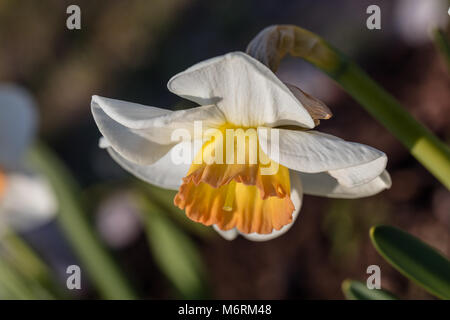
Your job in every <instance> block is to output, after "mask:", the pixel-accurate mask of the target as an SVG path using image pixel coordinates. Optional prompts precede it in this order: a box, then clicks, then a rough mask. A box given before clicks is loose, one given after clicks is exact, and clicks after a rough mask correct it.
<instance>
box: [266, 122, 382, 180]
mask: <svg viewBox="0 0 450 320" xmlns="http://www.w3.org/2000/svg"><path fill="white" fill-rule="evenodd" d="M273 130H278V133H279V140H278V141H277V140H276V139H273V137H276V134H273V132H272V131H273ZM258 138H259V139H260V142H261V148H262V150H263V151H264V152H265V153H266V154H267V155H268V156H269V157H270V158H272V159H273V160H274V161H277V162H279V163H280V164H282V165H284V166H286V167H288V168H291V169H294V170H296V171H300V172H308V173H317V172H323V171H329V170H338V169H344V168H349V167H354V166H360V165H363V164H366V163H369V162H372V161H375V160H377V159H379V158H384V157H385V156H386V155H385V154H384V153H383V152H381V151H379V150H377V149H375V148H372V147H369V146H366V145H364V144H360V143H356V142H347V141H345V140H342V139H340V138H337V137H335V136H332V135H329V134H325V133H321V132H318V131H313V130H309V131H300V130H286V129H269V128H262V127H260V128H258ZM268 146H270V151H269V150H268V148H267V147H268ZM377 164H378V163H377Z"/></svg>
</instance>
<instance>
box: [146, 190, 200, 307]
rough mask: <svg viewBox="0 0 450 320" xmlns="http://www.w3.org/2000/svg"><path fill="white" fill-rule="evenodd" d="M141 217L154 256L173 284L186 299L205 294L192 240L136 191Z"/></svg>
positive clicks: (157, 207)
mask: <svg viewBox="0 0 450 320" xmlns="http://www.w3.org/2000/svg"><path fill="white" fill-rule="evenodd" d="M139 197H140V199H139V200H140V203H141V204H142V208H143V211H144V213H143V218H144V222H145V229H146V234H147V238H148V242H149V245H150V248H151V250H152V253H153V256H154V259H155V261H156V263H157V264H158V266H159V268H160V270H161V272H163V273H164V274H165V275H166V277H167V278H168V279H169V280H170V282H171V283H172V284H173V285H174V287H175V288H176V289H177V290H178V291H179V292H180V294H181V295H182V297H183V298H186V299H201V298H205V296H206V289H207V285H206V281H205V272H206V268H205V267H204V265H203V262H202V259H201V256H200V254H199V252H198V251H197V248H196V247H195V245H194V243H193V242H192V241H191V239H190V238H189V237H188V236H186V235H185V234H184V233H183V232H182V231H181V230H180V229H179V228H178V227H177V226H176V225H174V224H173V223H172V222H171V221H170V219H168V217H167V216H166V212H165V211H164V210H163V209H162V208H161V207H159V206H158V205H157V204H155V203H153V202H152V201H149V199H148V198H147V196H146V195H145V194H143V193H140V194H139Z"/></svg>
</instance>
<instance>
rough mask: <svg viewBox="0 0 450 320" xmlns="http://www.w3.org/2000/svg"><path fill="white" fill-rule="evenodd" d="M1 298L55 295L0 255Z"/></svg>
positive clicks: (47, 296) (42, 298) (33, 297)
mask: <svg viewBox="0 0 450 320" xmlns="http://www.w3.org/2000/svg"><path fill="white" fill-rule="evenodd" d="M0 294H1V296H0V298H2V299H14V300H50V299H54V298H55V297H54V295H53V294H52V293H50V291H48V289H47V288H45V287H44V286H42V285H41V283H39V282H38V281H36V279H30V278H28V277H26V276H25V275H23V274H22V273H21V272H20V271H19V270H16V269H15V268H14V266H13V265H11V264H9V263H8V261H6V260H5V259H3V257H0Z"/></svg>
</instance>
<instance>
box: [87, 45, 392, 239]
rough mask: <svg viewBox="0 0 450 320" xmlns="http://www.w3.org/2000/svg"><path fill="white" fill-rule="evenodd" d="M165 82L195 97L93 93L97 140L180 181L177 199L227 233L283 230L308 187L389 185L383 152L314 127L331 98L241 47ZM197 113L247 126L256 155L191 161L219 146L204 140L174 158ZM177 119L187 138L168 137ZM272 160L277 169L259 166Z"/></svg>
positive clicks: (152, 177)
mask: <svg viewBox="0 0 450 320" xmlns="http://www.w3.org/2000/svg"><path fill="white" fill-rule="evenodd" d="M168 88H169V90H170V91H171V92H173V93H175V94H177V95H178V96H180V97H183V98H186V99H188V100H191V101H194V102H196V103H198V104H199V105H201V106H199V107H195V108H192V109H187V110H181V111H169V110H166V109H160V108H155V107H149V106H144V105H140V104H134V103H128V102H124V101H119V100H113V99H108V98H103V97H99V96H93V98H92V104H91V108H92V112H93V115H94V119H95V121H96V123H97V125H98V127H99V130H100V132H101V133H102V135H103V137H104V139H103V140H101V146H103V147H106V148H107V150H108V152H109V153H110V154H111V156H112V157H113V158H114V159H115V160H116V161H117V162H118V163H119V164H120V165H121V166H122V167H123V168H125V169H126V170H128V171H129V172H131V173H132V174H134V175H135V176H137V177H139V178H141V179H143V180H145V181H147V182H149V183H151V184H154V185H157V186H160V187H162V188H167V189H175V190H178V193H177V195H176V196H175V199H174V203H175V205H176V206H178V207H179V208H181V209H183V210H185V212H186V215H187V216H188V217H189V218H190V219H192V220H194V221H197V222H200V223H203V224H205V225H208V226H210V225H212V226H214V228H215V229H216V230H217V231H218V232H219V233H220V234H221V235H222V236H224V237H225V238H226V239H234V238H235V237H236V236H237V235H238V234H242V235H243V236H244V237H246V238H248V239H251V240H268V239H272V238H274V237H277V236H279V235H281V234H282V233H284V232H286V231H287V230H288V229H289V228H290V226H291V225H292V223H293V222H294V221H295V219H296V218H297V215H298V212H299V210H300V207H301V205H302V196H303V194H304V193H305V194H311V195H318V196H325V197H335V198H359V197H365V196H370V195H373V194H376V193H378V192H380V191H381V190H383V189H386V188H389V187H390V178H389V174H388V173H387V172H386V171H385V167H386V162H387V157H386V155H385V154H384V153H383V152H381V151H379V150H377V149H374V148H372V147H369V146H366V145H363V144H359V143H354V142H347V141H344V140H342V139H339V138H337V137H334V136H332V135H329V134H325V133H321V132H318V131H315V130H312V129H313V128H314V127H315V125H316V124H318V120H319V119H328V118H329V117H330V116H331V112H330V111H329V110H328V108H326V106H325V105H323V104H322V103H321V102H320V101H318V100H317V99H315V98H313V97H311V96H309V95H307V94H306V93H304V92H303V91H301V90H300V89H299V88H296V87H294V86H292V85H289V84H284V83H283V82H281V81H280V80H279V79H278V78H277V76H276V75H275V74H274V73H273V72H272V71H271V70H270V69H268V68H267V67H266V66H265V65H263V64H262V63H260V62H259V61H257V60H255V59H253V58H252V57H250V56H248V55H246V54H244V53H241V52H233V53H229V54H226V55H224V56H220V57H216V58H213V59H210V60H206V61H203V62H201V63H198V64H196V65H194V66H192V67H190V68H188V69H187V70H186V71H184V72H181V73H179V74H177V75H175V76H174V77H173V78H172V79H170V81H169V83H168ZM195 121H201V122H202V124H203V127H204V128H208V129H209V128H216V129H217V130H219V131H221V132H225V131H226V130H227V129H245V130H247V131H246V132H248V130H249V129H253V131H251V132H253V133H251V134H250V135H253V136H252V137H249V139H251V138H256V139H257V141H258V143H259V145H260V148H261V150H262V153H261V156H260V157H258V159H257V162H256V163H253V164H251V163H247V162H246V163H243V164H242V163H241V164H237V163H231V164H229V163H227V162H226V161H222V162H220V163H217V162H216V163H208V162H206V161H204V159H203V161H196V159H198V158H199V157H200V159H202V157H201V156H205V155H206V154H207V153H208V154H210V153H211V152H212V154H217V153H218V152H220V151H221V150H219V149H217V146H215V144H214V143H212V142H211V141H212V140H209V141H206V142H205V141H204V140H202V142H203V145H202V146H201V149H200V150H198V151H197V150H196V151H195V152H193V153H192V157H191V161H192V162H191V163H181V164H180V163H174V161H173V159H174V156H176V154H177V153H179V152H180V147H181V146H186V144H187V145H191V144H192V145H194V146H195V145H196V141H197V139H198V136H196V135H195V132H194V131H195V129H194V122H195ZM179 128H182V129H184V130H186V131H188V132H191V133H192V140H191V141H179V140H175V141H174V140H173V139H171V137H172V134H173V132H174V130H177V129H179ZM275 131H276V132H275ZM275 133H276V134H275ZM273 137H278V140H277V141H275V142H276V143H272V142H274V141H272V140H273ZM233 139H234V138H233ZM233 141H234V140H233ZM226 143H227V142H224V144H226ZM232 143H234V142H232ZM269 145H270V149H271V150H268V146H269ZM245 150H248V149H245ZM272 155H276V157H274V158H272ZM246 156H247V157H248V155H246ZM267 157H269V159H264V158H267ZM263 160H264V161H263ZM266 160H269V161H266ZM275 162H276V163H275ZM274 163H275V164H276V165H277V168H278V170H276V172H274V173H273V174H270V175H264V174H262V170H263V169H264V168H266V167H268V166H272V165H273V164H274Z"/></svg>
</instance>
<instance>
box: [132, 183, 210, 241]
mask: <svg viewBox="0 0 450 320" xmlns="http://www.w3.org/2000/svg"><path fill="white" fill-rule="evenodd" d="M137 183H138V185H139V186H140V187H142V188H143V189H145V190H146V191H147V192H148V193H149V195H150V197H151V198H152V201H153V202H154V203H157V204H158V205H159V206H160V207H161V208H163V209H164V211H165V212H166V213H168V214H170V216H171V217H173V218H174V220H176V222H177V223H178V224H179V225H180V226H182V227H183V229H185V230H187V231H189V232H190V233H191V234H193V235H196V236H200V237H202V238H209V237H211V236H213V235H215V234H216V233H215V232H214V231H213V230H212V228H211V227H207V226H205V225H203V224H201V223H197V222H194V221H192V220H190V219H189V218H188V217H187V216H186V214H185V213H184V211H183V210H181V209H179V208H178V207H176V206H175V205H174V204H173V199H174V198H175V194H176V193H177V192H176V191H173V190H166V189H162V188H159V187H156V186H153V185H151V184H148V183H144V182H142V181H137Z"/></svg>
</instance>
